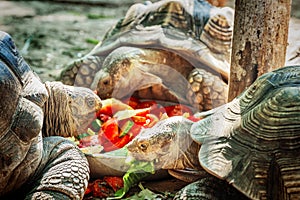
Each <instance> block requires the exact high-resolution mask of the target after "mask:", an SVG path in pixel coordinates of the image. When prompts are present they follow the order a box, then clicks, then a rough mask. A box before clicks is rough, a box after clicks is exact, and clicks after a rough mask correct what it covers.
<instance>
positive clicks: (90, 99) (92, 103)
mask: <svg viewBox="0 0 300 200" xmlns="http://www.w3.org/2000/svg"><path fill="white" fill-rule="evenodd" d="M86 103H87V105H88V106H89V107H93V106H94V105H95V101H94V99H93V98H88V99H87V100H86Z"/></svg>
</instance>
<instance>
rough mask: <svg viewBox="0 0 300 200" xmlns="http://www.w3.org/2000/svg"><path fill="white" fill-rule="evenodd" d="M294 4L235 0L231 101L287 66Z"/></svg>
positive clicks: (278, 0) (287, 1)
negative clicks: (273, 72) (286, 56)
mask: <svg viewBox="0 0 300 200" xmlns="http://www.w3.org/2000/svg"><path fill="white" fill-rule="evenodd" d="M290 10H291V0H256V1H249V0H236V2H235V17H234V30H233V41H232V54H231V68H230V78H229V94H228V101H231V100H232V99H234V98H235V97H236V96H237V95H239V94H240V93H241V92H242V91H243V90H245V89H246V88H247V87H248V86H249V85H251V84H252V83H253V82H254V81H255V79H256V78H257V77H258V76H260V75H262V74H264V73H266V72H269V71H272V70H274V69H277V68H279V67H282V66H284V63H285V55H286V46H287V38H288V27H289V19H290Z"/></svg>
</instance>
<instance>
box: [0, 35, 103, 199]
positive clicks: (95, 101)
mask: <svg viewBox="0 0 300 200" xmlns="http://www.w3.org/2000/svg"><path fill="white" fill-rule="evenodd" d="M0 91H1V93H0V99H1V102H0V138H1V139H0V198H1V199H82V198H83V195H84V191H85V189H86V187H87V184H88V179H89V166H88V162H87V160H86V158H85V156H84V155H83V153H81V152H80V150H79V149H78V148H77V147H76V146H75V145H74V144H73V143H71V142H69V141H68V140H66V139H64V138H63V137H59V136H76V135H77V134H78V133H79V132H80V131H81V130H82V129H84V128H86V125H87V124H89V123H90V122H91V121H92V120H93V117H92V115H93V116H95V112H96V111H97V110H98V109H99V108H100V107H101V101H100V99H99V98H98V97H97V96H96V95H95V94H94V93H93V92H92V91H91V90H89V89H86V88H75V87H71V86H65V85H63V84H61V83H58V82H47V83H45V84H42V82H41V81H40V79H39V78H38V77H37V76H36V75H35V74H34V72H33V71H32V70H31V69H30V67H29V66H28V65H27V63H26V62H25V61H24V60H23V58H22V57H21V56H20V55H19V53H18V51H17V49H16V47H15V45H14V42H13V41H12V39H11V37H10V36H9V35H8V34H6V33H4V32H0ZM47 136H51V137H47Z"/></svg>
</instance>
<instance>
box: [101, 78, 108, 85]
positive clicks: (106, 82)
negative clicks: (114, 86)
mask: <svg viewBox="0 0 300 200" xmlns="http://www.w3.org/2000/svg"><path fill="white" fill-rule="evenodd" d="M109 82H110V81H109V78H105V79H104V80H102V83H103V85H108V84H109Z"/></svg>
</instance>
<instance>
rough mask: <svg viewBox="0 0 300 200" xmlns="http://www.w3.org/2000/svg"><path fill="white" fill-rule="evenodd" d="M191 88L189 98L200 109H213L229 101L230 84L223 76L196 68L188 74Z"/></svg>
mask: <svg viewBox="0 0 300 200" xmlns="http://www.w3.org/2000/svg"><path fill="white" fill-rule="evenodd" d="M188 81H189V83H190V89H189V92H188V93H187V99H188V100H189V102H192V103H193V104H194V105H198V106H199V111H205V110H211V109H212V108H215V107H218V106H221V105H223V104H225V103H226V101H227V95H228V94H227V93H228V85H227V84H226V83H225V82H224V81H223V80H222V78H221V77H219V76H216V75H214V74H212V73H210V72H208V71H206V70H204V69H199V68H195V69H193V70H192V71H191V73H190V74H189V76H188Z"/></svg>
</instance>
